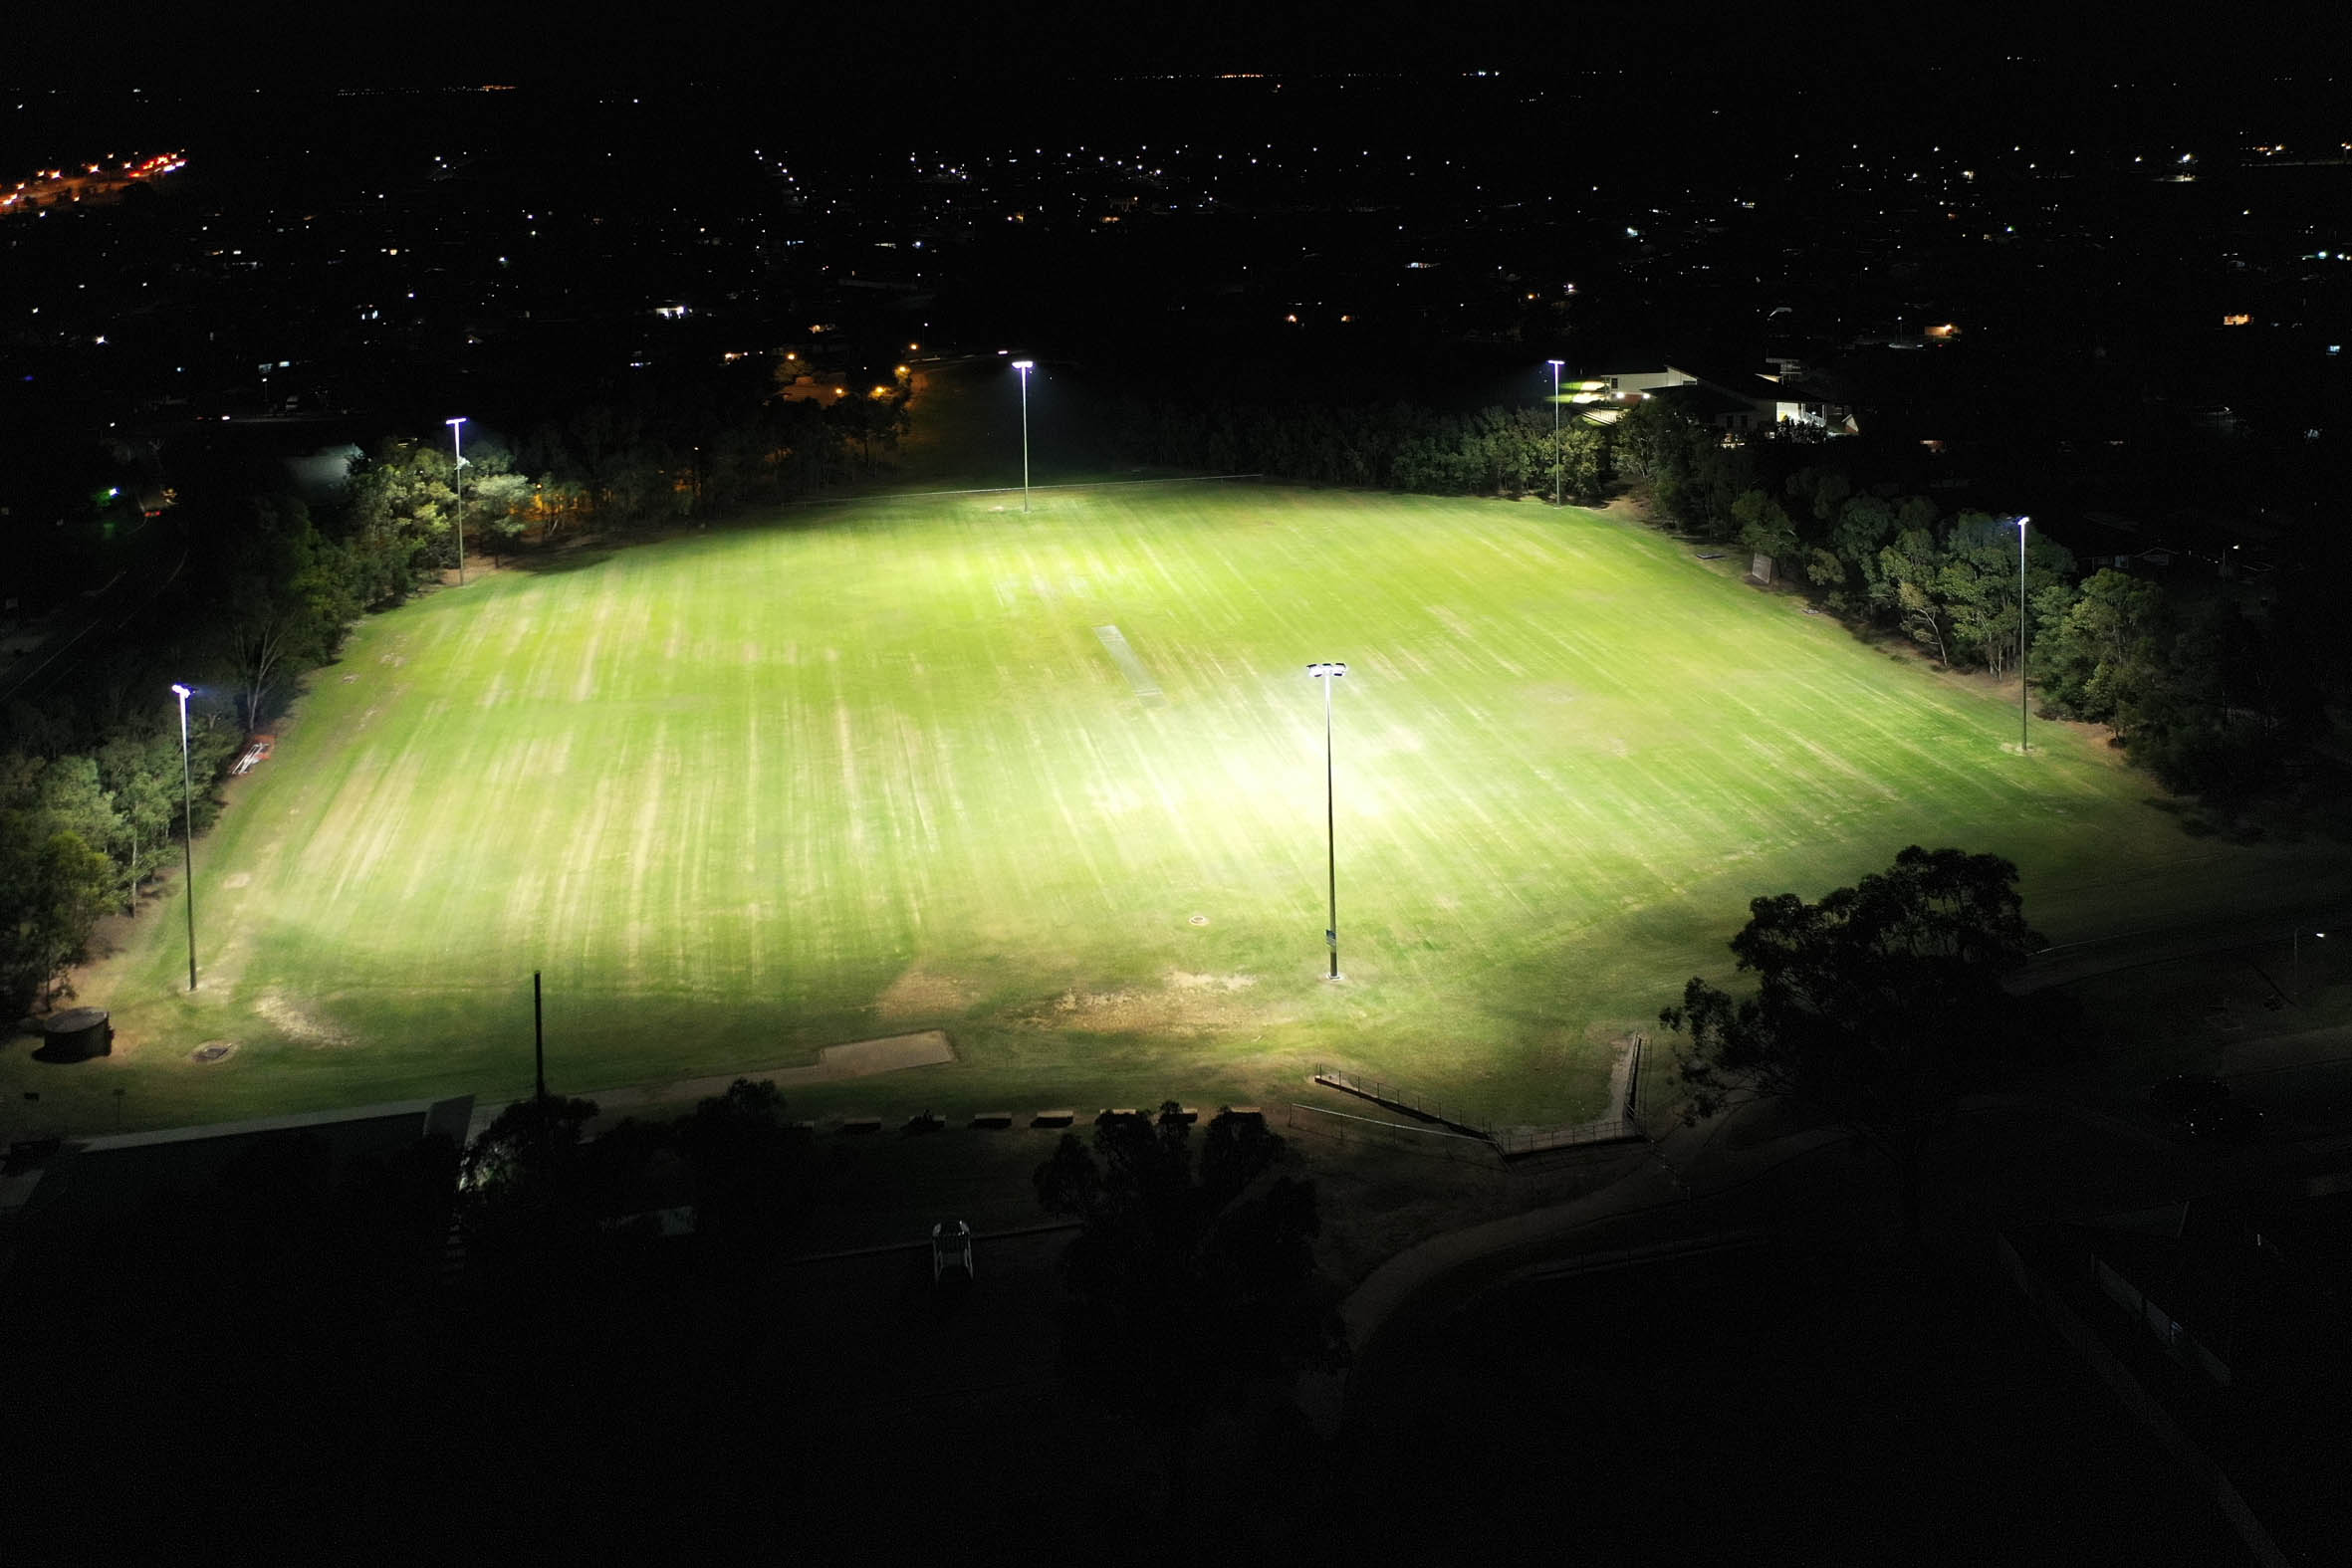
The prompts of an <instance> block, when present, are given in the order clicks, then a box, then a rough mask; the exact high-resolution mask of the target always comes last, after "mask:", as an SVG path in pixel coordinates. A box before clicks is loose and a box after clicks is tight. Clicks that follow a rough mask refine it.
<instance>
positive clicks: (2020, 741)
mask: <svg viewBox="0 0 2352 1568" xmlns="http://www.w3.org/2000/svg"><path fill="white" fill-rule="evenodd" d="M2032 521H2033V520H2032V519H2031V518H2027V517H2021V518H2019V519H2017V752H2018V755H2020V756H2022V755H2023V754H2024V753H2025V752H2027V751H2028V750H2030V748H2029V747H2028V746H2027V745H2026V743H2025V525H2026V524H2028V523H2030V522H2032Z"/></svg>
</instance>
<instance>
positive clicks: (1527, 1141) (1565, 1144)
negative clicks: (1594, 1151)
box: [1487, 1116, 1649, 1160]
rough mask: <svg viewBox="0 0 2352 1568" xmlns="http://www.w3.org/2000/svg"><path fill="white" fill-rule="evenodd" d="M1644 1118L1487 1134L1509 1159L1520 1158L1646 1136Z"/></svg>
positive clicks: (1613, 1117) (1610, 1118) (1512, 1129)
mask: <svg viewBox="0 0 2352 1568" xmlns="http://www.w3.org/2000/svg"><path fill="white" fill-rule="evenodd" d="M1648 1136H1649V1134H1647V1133H1646V1132H1644V1131H1643V1130H1642V1125H1641V1123H1640V1122H1637V1121H1635V1120H1634V1119H1633V1118H1632V1117H1630V1116H1611V1117H1609V1118H1607V1119H1606V1120H1604V1121H1597V1122H1580V1123H1578V1124H1577V1125H1575V1126H1573V1127H1517V1128H1509V1129H1506V1130H1504V1131H1501V1132H1494V1133H1490V1134H1488V1135H1487V1140H1488V1142H1490V1143H1492V1144H1493V1145H1494V1146H1495V1149H1496V1152H1497V1153H1499V1154H1501V1155H1502V1156H1503V1158H1505V1159H1506V1160H1517V1159H1521V1158H1523V1157H1525V1156H1527V1155H1530V1154H1548V1153H1550V1152H1551V1151H1552V1150H1554V1149H1577V1148H1582V1147H1584V1146H1586V1145H1588V1144H1602V1143H1631V1142H1634V1141H1636V1140H1638V1139H1642V1138H1646V1137H1648Z"/></svg>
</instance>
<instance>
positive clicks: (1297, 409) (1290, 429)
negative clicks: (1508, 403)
mask: <svg viewBox="0 0 2352 1568" xmlns="http://www.w3.org/2000/svg"><path fill="white" fill-rule="evenodd" d="M1552 417H1553V416H1552V410H1550V409H1548V408H1540V409H1538V408H1499V407H1498V408H1481V409H1478V410H1476V411H1474V412H1471V413H1461V414H1449V413H1441V412H1438V411H1436V410H1433V409H1428V408H1421V407H1416V406H1414V405H1413V404H1410V403H1404V402H1396V403H1388V404H1381V405H1375V404H1362V405H1345V404H1332V403H1316V402H1302V403H1224V402H1219V401H1216V400H1214V399H1210V398H1202V399H1198V400H1185V401H1174V400H1154V401H1145V400H1141V399H1134V400H1130V401H1129V402H1128V403H1127V404H1126V405H1125V406H1124V407H1123V408H1122V410H1121V413H1120V418H1119V420H1118V423H1117V427H1116V437H1115V439H1116V441H1117V445H1118V448H1119V453H1120V457H1121V459H1122V460H1123V461H1126V462H1130V463H1148V464H1152V465H1155V466H1165V467H1171V468H1196V469H1204V470H1206V471H1208V472H1210V473H1220V474H1223V473H1254V474H1271V475H1274V476H1276V477H1278V478H1282V479H1294V480H1297V481H1299V482H1301V483H1303V484H1310V485H1356V486H1363V487H1366V488H1369V489H1376V490H1406V491H1413V492H1417V493H1420V494H1426V495H1440V496H1515V497H1516V496H1525V495H1550V494H1551V493H1552V489H1553V484H1554V481H1555V480H1556V481H1557V483H1558V488H1559V490H1560V492H1561V494H1563V495H1565V496H1567V497H1569V498H1572V499H1576V500H1591V499H1594V498H1597V497H1599V496H1600V495H1602V494H1603V493H1605V492H1606V491H1607V489H1608V487H1609V482H1610V480H1611V478H1612V477H1613V471H1612V469H1611V467H1610V443H1609V439H1608V437H1607V435H1606V434H1605V433H1604V432H1602V431H1601V430H1599V429H1597V428H1595V427H1594V426H1592V425H1588V424H1585V423H1584V422H1583V421H1582V420H1581V419H1578V420H1574V421H1571V422H1567V423H1564V424H1562V425H1561V426H1560V427H1559V430H1558V434H1557V437H1556V439H1555V438H1554V433H1553V424H1552Z"/></svg>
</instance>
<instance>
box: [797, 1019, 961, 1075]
mask: <svg viewBox="0 0 2352 1568" xmlns="http://www.w3.org/2000/svg"><path fill="white" fill-rule="evenodd" d="M955 1059H956V1050H955V1047H954V1046H953V1045H951V1044H949V1043H948V1038H947V1031H946V1030H945V1029H923V1030H921V1031H920V1032H918V1033H914V1034H891V1035H887V1036H885V1037H883V1038H881V1039H872V1040H851V1041H850V1042H849V1043H848V1044H846V1045H827V1046H825V1047H824V1049H823V1050H821V1051H819V1052H818V1053H817V1065H815V1066H814V1067H786V1068H784V1069H782V1070H780V1071H777V1072H773V1073H768V1074H765V1075H764V1076H766V1077H768V1078H770V1079H771V1080H772V1081H774V1082H777V1083H811V1082H821V1081H823V1080H827V1079H832V1078H863V1077H869V1076H871V1075H872V1074H874V1073H877V1072H897V1071H899V1070H900V1069H901V1068H905V1067H929V1066H932V1065H935V1064H937V1063H939V1062H948V1061H953V1060H955Z"/></svg>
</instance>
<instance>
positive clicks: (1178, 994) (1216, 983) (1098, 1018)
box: [1014, 969, 1258, 1033]
mask: <svg viewBox="0 0 2352 1568" xmlns="http://www.w3.org/2000/svg"><path fill="white" fill-rule="evenodd" d="M1257 984H1258V977H1257V976H1255V975H1196V974H1194V973H1192V972H1191V971H1189V970H1181V969H1172V970H1170V971H1168V975H1167V981H1166V984H1165V985H1163V986H1162V987H1160V988H1159V989H1158V990H1150V989H1146V988H1143V987H1130V988H1127V989H1124V990H1119V991H1077V990H1074V989H1073V990H1070V991H1065V992H1063V993H1061V995H1059V996H1058V997H1055V998H1054V999H1052V1000H1051V1001H1049V1002H1046V1003H1043V1004H1041V1005H1039V1006H1036V1007H1033V1008H1030V1009H1029V1010H1028V1011H1026V1012H1023V1013H1019V1014H1017V1015H1016V1017H1015V1019H1014V1021H1016V1022H1018V1023H1021V1024H1024V1025H1026V1026H1028V1027H1030V1028H1044V1029H1054V1028H1069V1027H1072V1026H1075V1027H1079V1028H1087V1029H1104V1030H1108V1031H1110V1032H1113V1033H1125V1032H1131V1031H1141V1030H1145V1029H1198V1028H1213V1027H1217V1026H1220V1025H1222V1024H1225V1023H1228V1022H1230V1021H1232V1018H1233V1016H1234V1014H1235V1013H1236V1011H1237V1009H1239V1008H1241V1007H1243V1006H1244V1004H1243V1003H1242V1002H1241V1001H1240V996H1241V994H1242V993H1245V992H1248V991H1250V990H1252V989H1253V988H1254V987H1256V986H1257Z"/></svg>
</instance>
